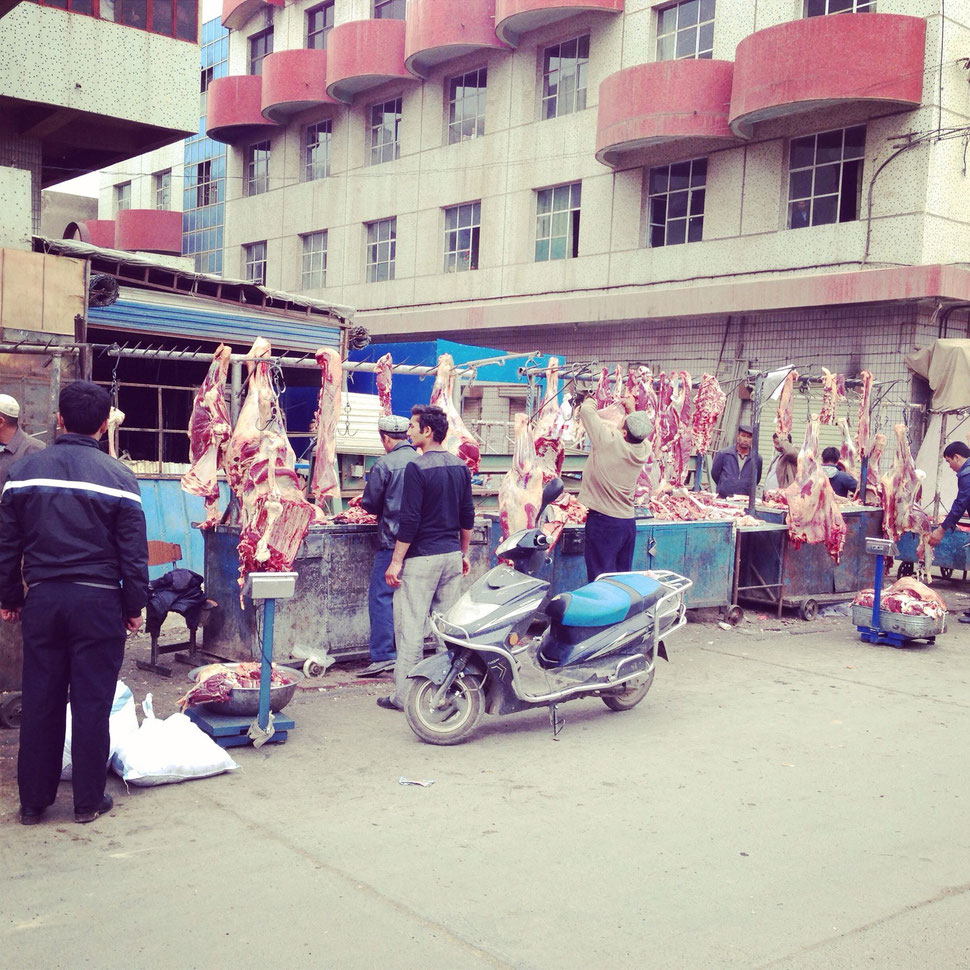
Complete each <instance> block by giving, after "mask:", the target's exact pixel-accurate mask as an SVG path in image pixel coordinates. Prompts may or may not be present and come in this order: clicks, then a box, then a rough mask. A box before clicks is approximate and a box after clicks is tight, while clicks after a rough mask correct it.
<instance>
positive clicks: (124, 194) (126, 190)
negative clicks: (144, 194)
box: [115, 182, 131, 212]
mask: <svg viewBox="0 0 970 970" xmlns="http://www.w3.org/2000/svg"><path fill="white" fill-rule="evenodd" d="M130 208H131V182H122V183H121V184H120V185H116V186H115V212H120V211H121V210H122V209H130Z"/></svg>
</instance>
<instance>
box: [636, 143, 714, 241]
mask: <svg viewBox="0 0 970 970" xmlns="http://www.w3.org/2000/svg"><path fill="white" fill-rule="evenodd" d="M706 185H707V159H706V158H695V159H694V160H693V161H690V162H677V163H676V164H675V165H661V166H659V167H657V168H652V169H650V176H649V182H648V187H649V199H650V202H649V204H650V235H649V240H650V245H651V246H678V245H680V243H685V242H700V241H701V239H702V238H703V237H704V191H705V188H706Z"/></svg>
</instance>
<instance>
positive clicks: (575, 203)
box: [536, 182, 583, 263]
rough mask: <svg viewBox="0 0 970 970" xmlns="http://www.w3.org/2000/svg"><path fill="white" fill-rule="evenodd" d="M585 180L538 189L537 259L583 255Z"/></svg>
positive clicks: (570, 257)
mask: <svg viewBox="0 0 970 970" xmlns="http://www.w3.org/2000/svg"><path fill="white" fill-rule="evenodd" d="M582 187H583V186H582V183H581V182H573V183H571V184H570V185H557V186H556V187H555V188H553V189H539V190H538V191H537V192H536V262H537V263H541V262H544V261H545V260H547V259H572V258H574V257H576V256H578V255H579V203H580V196H581V192H582Z"/></svg>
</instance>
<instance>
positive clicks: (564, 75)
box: [542, 34, 589, 119]
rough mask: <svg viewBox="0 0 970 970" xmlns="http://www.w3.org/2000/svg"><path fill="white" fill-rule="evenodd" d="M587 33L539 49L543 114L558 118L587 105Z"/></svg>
mask: <svg viewBox="0 0 970 970" xmlns="http://www.w3.org/2000/svg"><path fill="white" fill-rule="evenodd" d="M588 72H589V34H584V35H583V36H582V37H574V38H573V39H572V40H567V41H563V42H562V43H561V44H553V45H552V46H551V47H546V48H545V49H544V50H543V52H542V117H543V119H547V118H558V117H559V116H560V115H568V114H572V113H573V112H574V111H583V110H584V109H585V108H586V84H587V74H588Z"/></svg>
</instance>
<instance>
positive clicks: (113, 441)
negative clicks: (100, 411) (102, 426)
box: [108, 407, 125, 458]
mask: <svg viewBox="0 0 970 970" xmlns="http://www.w3.org/2000/svg"><path fill="white" fill-rule="evenodd" d="M124 423H125V412H124V411H119V410H118V409H117V408H115V407H113V408H112V409H111V410H110V411H109V412H108V454H109V455H111V457H112V458H117V457H118V429H119V428H120V427H121V426H122V425H123V424H124Z"/></svg>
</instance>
